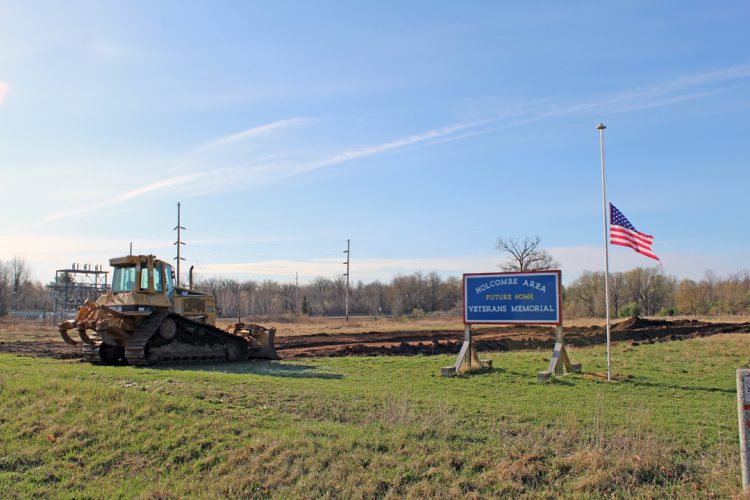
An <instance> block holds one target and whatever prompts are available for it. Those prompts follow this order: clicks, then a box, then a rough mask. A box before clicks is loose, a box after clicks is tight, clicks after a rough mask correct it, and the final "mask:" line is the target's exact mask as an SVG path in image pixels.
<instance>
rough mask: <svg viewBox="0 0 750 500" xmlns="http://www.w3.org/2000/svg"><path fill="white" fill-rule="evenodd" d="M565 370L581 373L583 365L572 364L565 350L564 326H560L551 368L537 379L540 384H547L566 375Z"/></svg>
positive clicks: (550, 362) (538, 375) (556, 335)
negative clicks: (555, 377)
mask: <svg viewBox="0 0 750 500" xmlns="http://www.w3.org/2000/svg"><path fill="white" fill-rule="evenodd" d="M565 370H567V371H568V373H577V372H580V371H581V363H571V362H570V358H569V357H568V351H567V349H565V341H564V339H563V329H562V325H560V326H558V327H557V328H556V329H555V348H554V349H553V350H552V358H550V360H549V366H548V367H547V369H546V370H545V371H543V372H539V373H537V374H536V379H537V380H538V381H539V382H547V381H548V380H549V379H550V378H551V377H552V376H553V375H555V376H558V377H561V376H562V375H564V374H565Z"/></svg>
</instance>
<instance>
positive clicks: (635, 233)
mask: <svg viewBox="0 0 750 500" xmlns="http://www.w3.org/2000/svg"><path fill="white" fill-rule="evenodd" d="M609 230H610V233H612V234H614V233H617V234H623V235H628V236H632V237H634V238H637V239H639V240H642V241H644V242H647V243H653V242H654V237H653V236H651V235H650V234H643V233H639V232H638V231H632V230H630V229H626V228H624V227H622V226H610V228H609Z"/></svg>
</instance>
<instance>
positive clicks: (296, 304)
mask: <svg viewBox="0 0 750 500" xmlns="http://www.w3.org/2000/svg"><path fill="white" fill-rule="evenodd" d="M294 315H295V316H299V271H295V273H294Z"/></svg>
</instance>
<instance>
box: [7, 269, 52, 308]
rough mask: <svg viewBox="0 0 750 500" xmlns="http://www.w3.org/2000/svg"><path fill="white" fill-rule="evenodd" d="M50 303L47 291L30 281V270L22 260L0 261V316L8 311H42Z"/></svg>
mask: <svg viewBox="0 0 750 500" xmlns="http://www.w3.org/2000/svg"><path fill="white" fill-rule="evenodd" d="M50 303H51V300H50V297H49V293H48V292H47V289H46V288H45V287H44V285H42V284H41V283H40V282H38V281H33V280H32V279H31V269H30V268H29V266H28V264H26V261H25V260H24V259H22V258H20V257H14V258H13V259H11V260H9V261H6V262H3V261H2V260H0V316H5V315H6V314H8V312H9V311H42V310H44V309H45V308H48V307H49V304H50Z"/></svg>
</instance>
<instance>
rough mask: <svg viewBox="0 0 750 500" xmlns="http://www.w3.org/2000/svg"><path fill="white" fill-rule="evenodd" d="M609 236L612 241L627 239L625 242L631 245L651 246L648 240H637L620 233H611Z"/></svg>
mask: <svg viewBox="0 0 750 500" xmlns="http://www.w3.org/2000/svg"><path fill="white" fill-rule="evenodd" d="M609 238H610V239H611V240H612V241H614V240H619V241H627V242H630V243H632V244H633V245H637V246H639V247H647V248H651V242H650V241H649V242H643V241H638V240H637V239H635V238H631V237H628V236H623V235H620V234H612V235H610V237H609Z"/></svg>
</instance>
